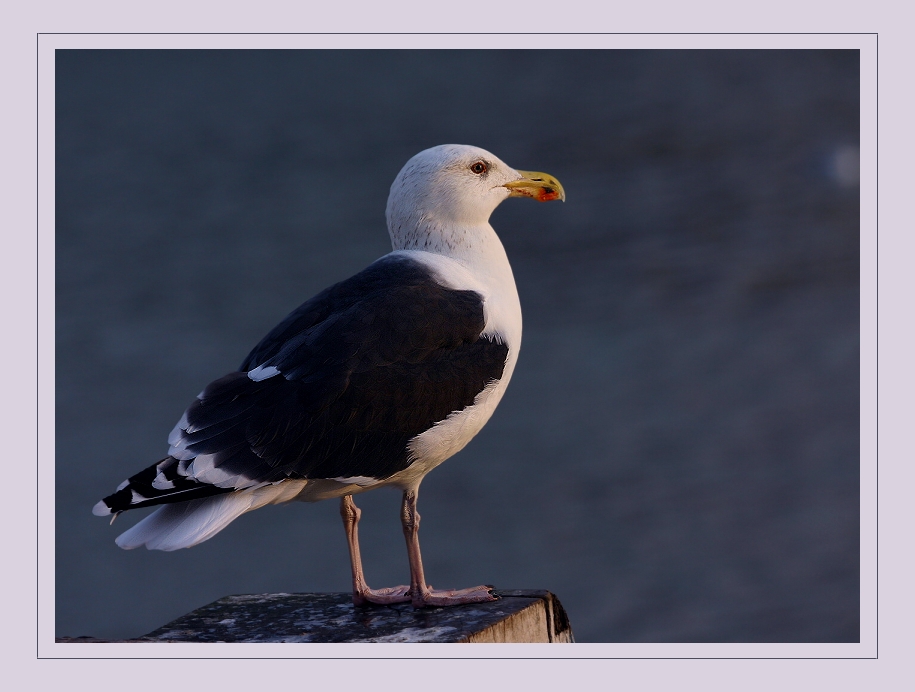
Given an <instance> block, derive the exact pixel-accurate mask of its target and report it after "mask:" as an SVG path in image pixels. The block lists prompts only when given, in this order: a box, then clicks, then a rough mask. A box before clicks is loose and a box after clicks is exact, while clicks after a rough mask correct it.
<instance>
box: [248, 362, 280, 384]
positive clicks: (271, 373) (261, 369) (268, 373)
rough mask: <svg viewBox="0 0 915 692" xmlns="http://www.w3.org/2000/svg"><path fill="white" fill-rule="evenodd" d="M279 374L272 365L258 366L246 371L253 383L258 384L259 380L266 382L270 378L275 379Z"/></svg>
mask: <svg viewBox="0 0 915 692" xmlns="http://www.w3.org/2000/svg"><path fill="white" fill-rule="evenodd" d="M279 374H280V371H279V370H277V369H276V368H275V367H274V366H272V365H267V366H264V365H258V366H257V367H256V368H254V370H249V371H248V377H250V378H251V379H252V380H253V381H254V382H260V381H261V380H267V379H270V378H271V377H276V376H277V375H279Z"/></svg>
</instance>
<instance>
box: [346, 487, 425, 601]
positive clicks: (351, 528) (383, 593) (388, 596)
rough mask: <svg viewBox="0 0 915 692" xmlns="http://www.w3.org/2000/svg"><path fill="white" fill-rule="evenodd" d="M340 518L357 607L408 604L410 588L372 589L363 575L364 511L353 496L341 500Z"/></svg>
mask: <svg viewBox="0 0 915 692" xmlns="http://www.w3.org/2000/svg"><path fill="white" fill-rule="evenodd" d="M340 516H342V517H343V529H344V530H345V531H346V540H347V543H349V560H350V565H351V566H352V569H353V603H354V604H355V605H357V606H359V605H365V604H366V603H379V604H387V603H408V602H409V601H410V593H409V592H410V587H408V586H395V587H392V588H388V589H370V588H369V586H368V584H366V583H365V575H364V574H363V573H362V557H361V556H360V554H359V529H358V526H359V517H360V516H362V510H361V509H359V508H358V507H357V506H356V503H355V502H353V496H352V495H344V496H343V497H342V499H341V500H340Z"/></svg>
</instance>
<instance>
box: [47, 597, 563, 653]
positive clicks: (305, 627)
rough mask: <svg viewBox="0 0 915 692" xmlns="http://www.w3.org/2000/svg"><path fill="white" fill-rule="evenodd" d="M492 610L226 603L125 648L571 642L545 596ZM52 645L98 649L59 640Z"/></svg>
mask: <svg viewBox="0 0 915 692" xmlns="http://www.w3.org/2000/svg"><path fill="white" fill-rule="evenodd" d="M496 593H497V595H498V596H499V597H500V598H499V600H498V601H494V602H492V603H479V604H473V605H465V606H453V607H450V608H424V609H421V610H416V609H414V608H413V607H412V606H410V605H409V604H399V605H392V606H368V607H359V608H357V607H355V606H353V602H352V596H351V595H350V594H348V593H331V594H319V593H305V594H287V593H278V594H260V595H243V596H226V597H225V598H221V599H219V600H218V601H215V602H213V603H210V604H209V605H206V606H203V607H202V608H198V609H197V610H195V611H193V612H191V613H188V614H187V615H184V616H182V617H180V618H178V619H177V620H174V621H172V622H170V623H168V624H167V625H165V626H163V627H160V628H159V629H157V630H155V631H153V632H150V633H149V634H147V635H144V636H142V637H138V638H137V639H131V640H127V641H132V642H440V643H441V642H452V643H454V642H460V643H487V642H519V643H521V642H543V643H554V644H558V643H569V642H573V641H574V639H573V637H572V627H571V625H570V624H569V618H568V616H567V615H566V613H565V610H563V607H562V604H560V602H559V599H558V598H556V597H555V596H554V595H553V594H551V593H550V592H549V591H497V592H496ZM57 641H58V642H101V641H103V640H100V639H95V638H93V637H61V638H58V639H57Z"/></svg>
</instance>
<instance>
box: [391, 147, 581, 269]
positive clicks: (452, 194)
mask: <svg viewBox="0 0 915 692" xmlns="http://www.w3.org/2000/svg"><path fill="white" fill-rule="evenodd" d="M508 197H531V198H533V199H536V200H538V201H541V202H546V201H549V200H554V199H561V200H565V192H564V191H563V189H562V186H561V185H560V184H559V181H558V180H556V179H555V178H553V177H552V176H550V175H547V174H546V173H535V172H531V171H518V170H515V169H514V168H512V167H511V166H509V165H507V164H506V163H504V162H503V161H501V160H500V159H499V158H498V157H496V156H494V155H493V154H491V153H489V152H488V151H486V150H485V149H480V148H479V147H473V146H468V145H465V144H443V145H440V146H437V147H432V148H431V149H426V150H425V151H421V152H420V153H418V154H417V155H416V156H414V157H413V158H411V159H410V160H409V161H407V163H406V165H405V166H404V167H403V169H401V171H400V173H399V174H398V175H397V178H395V180H394V183H393V184H392V185H391V193H390V195H389V196H388V206H387V221H388V232H389V233H390V235H391V243H392V245H393V246H394V249H395V250H407V249H416V250H432V251H441V250H442V249H444V248H449V249H451V250H455V249H456V245H460V244H461V243H462V242H464V241H465V239H466V240H468V241H469V240H470V236H473V235H474V234H475V233H474V229H478V230H479V231H480V232H486V231H488V232H489V233H491V232H492V229H491V227H490V226H489V217H490V215H491V214H492V212H493V211H494V210H495V208H496V207H497V206H499V204H501V203H502V201H503V200H505V199H507V198H508Z"/></svg>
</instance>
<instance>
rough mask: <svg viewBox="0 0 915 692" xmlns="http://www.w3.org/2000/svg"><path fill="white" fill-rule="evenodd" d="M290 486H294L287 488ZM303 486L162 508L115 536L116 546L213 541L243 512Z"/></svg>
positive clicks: (283, 498)
mask: <svg viewBox="0 0 915 692" xmlns="http://www.w3.org/2000/svg"><path fill="white" fill-rule="evenodd" d="M292 485H295V486H296V487H295V488H293V487H287V486H292ZM304 485H305V483H304V481H298V482H296V481H292V482H290V481H285V482H283V483H278V484H276V485H268V486H264V487H260V488H252V489H249V490H241V491H237V492H234V493H226V494H224V495H214V496H212V497H204V498H201V499H198V500H189V501H187V502H176V503H173V504H168V505H162V506H161V507H159V508H158V509H157V510H156V511H155V512H153V513H152V514H150V515H149V516H147V517H145V518H144V519H143V520H142V521H140V522H138V523H137V524H136V525H134V526H132V527H131V528H129V529H128V530H127V531H125V532H124V533H122V534H121V535H120V536H118V537H117V538H116V539H115V543H117V544H118V545H119V546H120V547H121V548H124V550H132V549H133V548H139V547H140V546H142V545H145V546H146V548H147V549H148V550H178V549H179V548H190V547H191V546H194V545H197V544H198V543H203V541H205V540H207V539H208V538H212V537H213V536H215V535H216V534H217V533H219V532H220V531H222V530H223V529H224V528H226V527H227V526H228V525H229V524H231V523H232V522H233V521H234V520H235V519H237V518H238V517H240V516H241V515H242V514H244V513H245V512H250V511H251V510H252V509H258V508H259V507H263V506H264V505H266V504H270V503H271V502H287V501H289V500H291V499H292V498H293V497H295V495H296V494H298V491H299V490H301V488H302V487H304ZM290 491H294V492H290Z"/></svg>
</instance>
